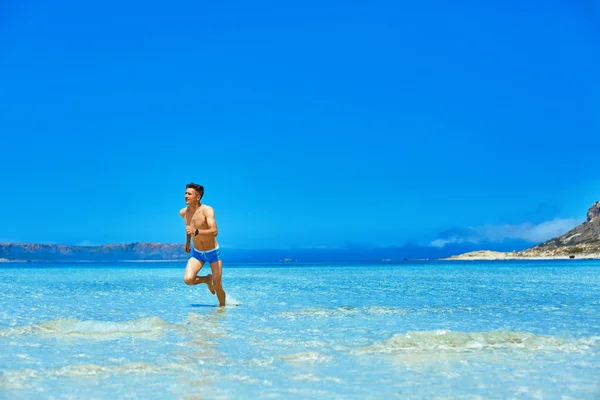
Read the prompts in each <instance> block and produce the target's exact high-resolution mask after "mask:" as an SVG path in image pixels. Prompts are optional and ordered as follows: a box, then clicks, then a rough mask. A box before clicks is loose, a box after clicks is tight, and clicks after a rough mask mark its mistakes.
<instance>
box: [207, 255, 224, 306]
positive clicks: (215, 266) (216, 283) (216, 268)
mask: <svg viewBox="0 0 600 400" xmlns="http://www.w3.org/2000/svg"><path fill="white" fill-rule="evenodd" d="M210 271H211V272H212V283H213V287H214V289H215V292H217V298H218V299H219V306H221V307H224V306H225V291H224V290H223V284H222V282H221V281H222V279H221V278H222V275H223V274H222V272H223V261H221V260H219V261H215V262H211V263H210Z"/></svg>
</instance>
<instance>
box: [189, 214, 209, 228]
mask: <svg viewBox="0 0 600 400" xmlns="http://www.w3.org/2000/svg"><path fill="white" fill-rule="evenodd" d="M186 223H188V224H191V225H194V226H197V227H201V226H205V225H206V217H205V216H204V213H203V212H202V210H197V211H196V212H195V213H194V214H193V215H192V214H191V213H189V212H188V213H187V214H186Z"/></svg>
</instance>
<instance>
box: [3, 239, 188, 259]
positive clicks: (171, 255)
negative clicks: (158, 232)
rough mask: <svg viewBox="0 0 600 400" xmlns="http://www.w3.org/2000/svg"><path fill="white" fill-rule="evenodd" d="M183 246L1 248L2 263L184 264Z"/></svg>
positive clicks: (14, 245)
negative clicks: (122, 261) (173, 262)
mask: <svg viewBox="0 0 600 400" xmlns="http://www.w3.org/2000/svg"><path fill="white" fill-rule="evenodd" d="M188 257H189V255H188V254H186V253H185V252H184V251H183V244H163V243H129V244H108V245H104V246H67V245H55V244H18V243H16V244H0V259H5V260H6V261H8V260H20V261H27V260H30V261H121V260H132V261H133V260H154V261H158V260H183V259H187V258H188Z"/></svg>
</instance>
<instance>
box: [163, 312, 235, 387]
mask: <svg viewBox="0 0 600 400" xmlns="http://www.w3.org/2000/svg"><path fill="white" fill-rule="evenodd" d="M226 317H227V315H226V308H225V307H218V308H215V309H214V310H211V311H209V312H205V313H189V314H188V319H187V321H186V322H184V323H183V324H182V325H181V328H180V334H181V335H182V336H183V337H184V338H186V339H188V340H187V341H184V342H181V343H178V344H177V346H178V347H179V349H178V350H177V351H174V352H172V356H173V358H174V359H175V360H176V361H177V362H179V363H184V364H193V365H196V370H197V373H195V374H185V375H182V376H181V377H180V378H181V382H182V383H183V384H185V385H186V386H188V387H190V388H198V390H200V391H201V392H200V393H186V394H185V395H184V396H183V398H186V399H188V398H189V399H196V398H197V399H201V398H205V396H213V395H215V394H217V393H216V390H215V387H214V385H215V384H216V382H217V381H218V378H219V373H218V372H217V370H216V368H215V367H219V366H223V365H225V363H226V356H225V354H224V352H223V351H222V350H221V349H220V347H219V343H218V342H219V340H220V339H223V338H227V337H229V335H228V334H227V329H226V327H225V325H224V322H225V320H226ZM190 390H193V389H190Z"/></svg>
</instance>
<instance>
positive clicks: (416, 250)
mask: <svg viewBox="0 0 600 400" xmlns="http://www.w3.org/2000/svg"><path fill="white" fill-rule="evenodd" d="M489 245H490V246H489V247H490V248H492V249H495V250H501V251H502V250H504V251H505V250H508V249H515V248H517V249H522V248H525V247H526V245H525V244H524V242H507V243H500V244H499V243H489ZM479 246H481V244H473V243H453V244H449V245H447V246H445V247H443V248H437V247H431V246H419V245H416V244H406V245H403V246H388V247H374V246H345V247H339V248H287V249H286V248H281V249H268V248H264V249H235V248H223V249H222V253H223V259H224V261H225V262H226V263H236V262H238V263H245V262H251V263H260V262H283V260H285V264H286V265H292V266H293V265H294V264H295V263H298V262H365V263H368V262H381V261H383V262H388V263H389V262H403V261H405V260H416V259H419V260H426V259H432V260H433V259H437V258H442V257H448V256H450V255H452V254H459V253H464V252H468V251H473V250H476V249H477V248H481V247H479ZM189 256H190V255H189V254H186V253H185V252H184V251H183V244H163V243H131V244H109V245H104V246H68V245H55V244H0V261H17V260H18V261H27V260H30V261H51V262H69V261H71V262H75V261H168V260H172V261H181V262H185V260H187V259H188V258H189ZM291 260H293V261H291Z"/></svg>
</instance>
